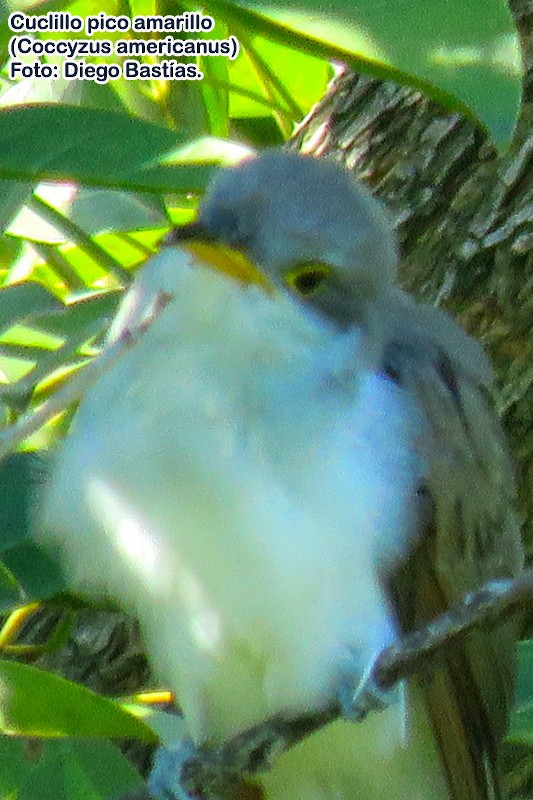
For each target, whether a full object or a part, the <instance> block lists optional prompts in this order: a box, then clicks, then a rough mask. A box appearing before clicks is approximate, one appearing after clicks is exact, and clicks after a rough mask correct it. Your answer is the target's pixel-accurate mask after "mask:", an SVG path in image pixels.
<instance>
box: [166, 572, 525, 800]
mask: <svg viewBox="0 0 533 800" xmlns="http://www.w3.org/2000/svg"><path fill="white" fill-rule="evenodd" d="M532 597H533V570H527V571H524V572H522V573H521V574H520V575H519V576H518V577H517V578H515V579H509V580H495V581H490V582H489V583H487V584H485V585H484V586H483V587H482V588H480V589H478V590H477V591H475V592H472V593H470V594H468V595H466V596H465V597H464V599H463V600H462V601H461V602H460V603H457V604H456V605H454V606H453V607H452V608H450V609H449V610H448V611H447V612H446V613H445V614H442V615H441V616H439V617H437V618H436V619H435V620H433V621H432V622H431V623H430V624H429V625H427V626H426V627H425V628H423V629H421V630H419V631H415V632H414V633H412V634H409V635H407V636H405V637H404V638H403V639H401V640H400V641H399V642H397V643H395V644H393V645H390V646H389V647H386V648H385V649H384V650H382V652H381V653H380V655H379V656H378V658H377V659H376V662H375V665H374V668H373V670H372V674H371V675H370V678H369V681H370V682H371V683H372V684H373V686H374V687H375V688H377V689H378V690H384V691H386V690H388V689H391V688H392V687H393V686H395V685H396V684H397V683H398V682H399V681H401V680H403V679H405V678H408V677H411V676H413V675H415V674H416V673H417V672H419V670H420V668H421V666H422V665H423V666H424V668H427V664H428V662H431V661H432V660H436V656H438V655H439V654H440V653H441V651H442V650H443V648H445V647H447V646H449V645H450V644H452V643H454V644H456V643H457V641H458V640H459V639H461V638H464V637H465V636H466V635H467V634H468V632H469V631H471V630H472V629H474V628H479V627H484V626H487V625H494V624H496V623H498V622H501V621H502V618H503V617H505V616H508V615H509V614H511V613H513V612H516V611H517V609H518V607H519V606H521V605H525V604H526V603H530V601H531V598H532ZM363 694H364V693H363ZM359 711H360V714H358V712H359ZM354 712H355V716H359V717H360V719H363V718H364V717H365V716H366V714H367V712H368V706H367V705H366V704H365V703H364V697H363V698H362V701H361V707H360V708H358V707H357V700H356V701H355V702H354ZM340 716H341V708H340V706H339V704H338V703H337V702H332V703H331V704H329V705H328V706H326V707H324V708H322V709H319V710H317V711H316V712H313V713H311V714H306V715H304V716H300V717H297V718H293V719H290V718H285V717H283V716H281V715H278V716H275V717H272V718H271V719H269V720H266V721H265V722H262V723H260V724H258V725H255V726H253V727H252V728H250V729H249V730H246V731H244V732H243V733H240V734H238V735H237V736H235V737H233V738H232V739H230V740H229V741H228V742H226V743H224V744H223V745H222V746H221V747H219V748H216V749H215V748H212V747H207V746H205V747H204V746H202V747H199V748H198V750H197V753H196V755H195V756H194V758H192V759H189V760H187V761H185V762H184V763H183V767H182V770H181V776H180V779H179V780H180V785H181V786H182V787H183V790H184V793H186V794H190V795H193V796H195V797H197V796H201V797H206V796H207V797H210V798H213V797H221V798H228V797H230V796H231V795H233V794H234V792H235V789H236V787H237V786H238V784H240V783H242V781H243V780H245V779H246V778H247V777H249V776H253V775H254V774H257V773H258V772H262V771H265V770H268V769H269V767H270V766H271V765H272V763H273V762H274V761H275V759H276V758H277V756H279V755H280V754H281V753H282V752H284V751H285V750H288V749H289V748H290V747H292V746H293V745H295V744H297V743H298V742H300V741H301V740H302V739H304V738H305V737H306V736H308V735H309V734H311V733H313V732H314V731H316V730H318V729H319V728H321V727H323V726H324V725H327V724H328V723H330V722H332V721H334V720H335V719H337V718H339V717H340Z"/></svg>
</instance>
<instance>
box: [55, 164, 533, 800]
mask: <svg viewBox="0 0 533 800" xmlns="http://www.w3.org/2000/svg"><path fill="white" fill-rule="evenodd" d="M198 237H199V238H201V239H203V240H204V241H208V242H219V243H222V244H225V245H229V246H231V247H232V248H235V249H236V250H238V251H239V252H241V253H244V254H245V255H246V256H247V257H248V258H250V259H251V260H252V261H253V262H254V264H255V265H256V266H257V267H258V268H259V269H260V270H261V271H262V272H263V273H264V275H265V276H266V277H267V279H268V281H269V282H270V283H271V285H272V287H273V291H272V292H271V293H270V294H269V293H265V292H264V291H263V290H262V289H261V288H258V287H257V286H246V285H240V284H238V283H236V282H235V281H233V280H231V279H229V278H228V277H227V276H224V275H220V274H218V273H217V272H215V271H213V270H211V269H205V268H203V267H202V266H201V265H198V264H197V263H196V262H197V261H198V259H197V257H195V256H194V254H191V252H190V251H189V250H188V249H187V242H186V239H187V238H189V239H190V238H198ZM173 239H174V242H175V244H176V245H177V247H172V246H167V247H166V248H164V249H163V251H162V252H161V253H160V254H159V255H157V256H155V257H154V258H153V259H151V260H150V262H149V263H148V264H147V265H146V266H145V267H144V268H143V270H142V272H141V273H140V275H139V277H138V278H137V280H136V282H135V285H134V287H133V288H132V290H131V291H130V293H129V295H128V296H127V297H126V299H125V301H124V304H123V307H122V309H121V311H120V313H119V316H118V318H117V320H116V321H115V323H114V325H113V329H112V332H111V340H112V339H113V338H114V337H116V336H120V335H121V332H123V331H124V330H127V329H128V328H129V327H135V326H136V325H137V324H138V323H139V322H140V321H141V320H142V319H143V318H144V317H145V316H146V315H147V314H149V309H150V307H151V305H152V304H153V303H154V301H155V300H156V298H157V296H158V295H159V294H161V293H164V295H165V297H166V298H167V299H169V298H170V302H168V304H167V306H166V308H165V310H164V311H163V313H161V315H160V316H159V317H158V318H157V319H156V321H155V322H154V323H153V325H152V326H151V327H150V328H149V329H148V330H147V332H146V333H145V334H144V335H143V337H142V338H141V339H140V341H139V342H138V344H136V346H135V347H133V348H132V349H131V350H130V351H129V352H128V353H126V355H125V356H124V357H123V358H122V359H121V361H120V362H119V363H117V364H116V365H114V366H113V367H112V368H111V369H110V371H109V372H108V373H107V374H105V375H103V376H102V377H101V378H100V380H99V381H98V383H97V384H96V385H95V386H94V387H93V388H92V389H91V390H90V391H89V392H88V394H87V397H86V398H85V400H84V402H83V403H82V405H81V407H80V409H79V411H78V414H77V416H76V419H75V422H74V425H73V430H72V432H71V434H70V437H69V438H68V440H67V441H66V443H65V444H64V446H63V448H62V451H61V453H60V454H59V457H58V460H57V466H56V471H55V476H54V479H53V481H52V484H51V486H50V488H49V490H48V493H47V496H46V503H45V505H46V519H47V530H48V532H52V535H53V536H55V537H56V538H57V537H59V538H60V540H61V542H62V547H63V548H64V553H65V561H66V565H67V567H68V568H69V570H70V573H71V575H72V576H73V581H74V583H75V585H77V586H78V587H79V588H83V589H89V590H91V591H93V592H96V593H105V594H110V595H112V596H114V597H116V598H118V599H120V600H121V602H122V603H123V604H124V605H125V606H126V607H127V608H129V609H131V610H132V611H134V612H135V613H136V614H138V616H139V618H140V620H141V623H142V626H143V631H144V635H145V637H146V642H147V646H148V651H149V653H150V655H151V657H152V660H153V663H154V666H155V668H156V670H157V671H158V673H159V675H160V677H161V680H162V681H163V682H165V683H166V684H167V685H169V686H170V687H171V688H172V689H174V690H175V691H176V694H177V696H178V698H179V702H180V704H181V706H182V708H183V710H184V712H185V715H186V717H187V720H188V722H189V724H190V727H191V731H192V733H193V736H194V737H195V739H196V740H197V741H203V740H205V739H214V740H216V739H218V740H220V739H223V738H225V737H227V736H229V735H231V734H232V733H235V732H236V731H238V730H242V729H244V728H246V727H247V726H249V725H250V724H253V723H255V722H258V721H260V720H261V719H263V718H265V717H266V716H269V715H272V714H274V713H279V712H284V711H285V712H291V713H294V712H296V713H297V712H300V711H305V710H308V709H310V708H313V707H314V706H316V705H318V704H319V703H321V702H323V701H324V700H326V699H327V698H328V697H331V695H332V694H333V693H334V692H335V691H336V687H337V684H338V681H339V680H340V679H341V678H342V675H343V673H344V671H345V670H347V669H350V670H351V671H355V673H356V674H358V673H361V674H362V672H363V670H364V667H365V666H366V664H367V663H368V661H369V659H370V658H371V657H372V656H373V655H374V654H375V653H376V651H378V650H379V649H381V648H382V647H383V646H384V645H385V644H387V643H388V642H390V641H391V640H392V639H393V638H394V637H395V636H396V635H397V633H398V632H399V631H400V630H410V629H413V628H414V627H416V626H417V625H420V624H423V623H424V622H425V621H427V620H428V619H430V618H431V617H432V616H433V615H435V614H437V613H439V612H440V611H442V610H444V609H445V608H446V607H447V606H448V604H449V603H450V602H452V601H453V600H454V599H456V598H458V597H460V596H461V595H462V594H463V593H464V592H465V591H467V590H468V589H470V588H473V587H475V586H477V585H479V583H480V582H482V581H484V580H485V579H487V578H488V577H491V576H496V575H509V574H512V573H513V572H515V571H516V570H517V569H518V568H519V566H520V558H521V551H520V545H519V540H518V534H517V528H516V524H515V521H514V517H513V514H512V511H511V502H512V495H513V487H512V478H511V476H510V470H509V465H508V460H507V454H506V450H505V446H504V444H503V442H502V438H501V434H500V431H499V427H498V425H497V422H496V421H495V417H494V414H493V411H492V407H491V403H490V386H491V381H492V377H491V372H490V368H489V367H488V364H487V362H486V359H485V357H484V356H483V354H482V353H481V350H480V349H479V348H478V346H477V345H476V344H475V343H474V342H473V341H472V340H470V339H468V338H467V337H466V336H465V335H464V334H462V333H461V332H460V331H459V329H458V328H457V327H456V326H455V324H454V323H453V322H451V321H450V320H449V319H448V318H447V317H446V316H445V315H444V314H442V313H441V312H438V311H436V310H434V309H429V308H424V307H420V306H418V305H416V304H415V303H414V302H413V301H411V300H410V299H409V298H407V297H405V296H404V295H403V294H402V293H401V292H399V291H398V290H397V289H395V288H394V287H393V284H392V272H393V266H394V262H395V250H396V247H395V242H394V236H393V234H392V230H391V227H390V224H389V223H388V220H387V219H386V217H385V215H384V213H383V212H382V210H381V209H380V207H379V206H378V205H377V204H376V203H375V202H374V201H373V200H372V198H371V197H370V196H369V195H367V193H366V192H364V191H363V190H362V189H361V188H360V187H358V186H357V185H356V184H354V183H353V182H352V181H351V179H350V178H349V177H348V176H347V174H346V173H345V172H343V171H342V170H341V169H340V168H339V167H337V166H336V165H334V164H327V163H323V162H317V161H314V160H312V159H307V158H302V157H299V156H295V155H289V154H285V153H280V152H277V151H272V152H269V153H266V154H264V155H263V156H261V157H259V158H258V159H255V160H252V161H249V162H247V163H245V164H244V165H241V166H239V167H237V168H235V169H233V170H229V171H227V172H225V173H222V174H221V176H220V177H219V178H218V180H217V181H216V182H215V184H214V186H213V187H212V189H211V191H210V193H209V194H208V196H207V198H206V200H205V201H204V203H203V205H202V207H201V210H200V214H199V220H198V223H196V225H195V226H193V228H191V229H190V230H189V232H188V233H185V234H184V233H183V231H181V232H180V231H178V232H177V233H176V234H175V236H174V237H173ZM169 244H170V245H171V244H172V237H171V241H170V243H169ZM315 265H318V267H319V270H320V275H319V278H320V281H319V282H320V285H317V286H316V287H314V288H313V291H311V292H309V293H307V292H308V289H309V286H310V285H311V284H310V283H309V281H307V282H304V283H302V284H301V286H302V287H303V288H305V292H301V291H299V289H298V285H296V284H295V283H294V282H292V281H293V276H294V270H295V269H296V270H297V274H298V275H299V274H300V273H301V271H302V270H303V272H304V276H305V277H306V279H307V278H308V277H309V276H310V278H311V279H312V280H313V281H314V280H315V277H316V270H315ZM323 268H324V269H323ZM326 268H327V269H326ZM313 270H315V271H314V272H313ZM310 271H311V272H310ZM317 281H318V279H317ZM507 635H508V640H507V641H503V640H504V639H505V637H506V636H507ZM471 642H472V643H473V646H470V645H468V646H465V647H457V648H456V649H455V651H454V653H451V654H450V656H449V658H448V661H447V662H446V663H444V664H443V666H442V669H440V670H439V671H438V673H437V674H436V675H435V676H434V677H433V678H432V679H430V680H429V682H428V681H426V682H423V683H422V684H419V683H418V682H417V681H413V682H412V685H411V686H409V687H405V688H404V691H403V699H402V700H401V701H398V702H396V703H393V704H392V705H391V707H390V708H388V709H387V710H386V711H384V712H383V713H381V714H379V715H375V716H374V717H371V718H369V719H368V720H366V721H365V722H364V723H363V724H362V725H359V726H356V725H352V724H350V723H347V722H342V721H340V722H338V723H335V724H334V725H331V726H329V727H328V728H327V729H326V730H323V731H320V732H318V733H316V734H315V735H313V736H311V737H310V738H309V739H308V740H306V741H305V742H303V743H302V744H300V745H299V746H297V747H296V748H294V750H292V751H291V752H290V753H288V754H286V755H284V756H283V757H282V758H280V760H279V762H278V764H277V765H276V766H275V768H274V769H273V770H272V772H271V773H269V774H268V775H266V776H265V777H264V780H263V786H264V788H265V790H266V792H267V796H268V797H269V798H272V800H285V798H287V800H289V798H295V797H302V798H306V800H311V799H312V798H313V800H314V798H317V800H318V798H320V799H321V800H322V798H324V800H333V798H346V799H347V800H348V798H357V797H361V798H365V800H381V798H387V799H388V800H428V798H432V800H445V799H446V800H488V798H490V797H494V796H495V793H497V778H496V767H495V763H496V752H497V742H498V739H499V737H500V736H501V733H502V730H503V727H504V723H505V717H506V713H507V712H506V707H507V698H508V697H509V691H510V689H509V687H510V685H511V682H512V678H511V675H512V658H511V655H510V653H511V648H512V633H511V632H507V631H503V633H501V635H500V639H499V640H498V641H497V643H496V642H495V640H494V637H493V634H492V633H491V634H477V635H476V639H475V640H474V638H472V639H471ZM488 659H490V660H488Z"/></svg>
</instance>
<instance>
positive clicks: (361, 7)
mask: <svg viewBox="0 0 533 800" xmlns="http://www.w3.org/2000/svg"><path fill="white" fill-rule="evenodd" d="M205 7H206V8H207V9H208V10H209V11H211V12H214V13H218V14H220V15H223V16H225V18H226V20H227V21H228V22H233V23H235V24H237V25H241V26H246V27H247V28H248V29H249V30H250V29H252V30H253V31H254V32H255V33H259V34H261V35H262V36H265V37H267V38H271V39H275V40H277V41H279V42H281V43H284V44H287V45H291V46H293V47H298V48H300V49H303V50H305V51H306V52H309V53H313V54H315V55H318V56H322V57H329V58H336V59H339V60H342V61H345V62H346V63H348V64H351V65H352V66H354V67H355V68H356V69H358V70H360V71H362V72H369V73H370V74H374V75H376V76H377V77H381V78H392V79H393V80H396V81H398V82H400V83H406V84H409V85H412V86H415V87H419V88H421V89H422V90H424V91H426V92H427V93H428V94H429V95H431V96H433V97H435V98H436V99H437V100H439V101H441V102H444V103H446V104H447V105H450V106H451V107H455V108H457V109H459V110H461V111H464V112H467V113H470V114H471V115H473V116H475V117H477V118H478V120H479V121H480V122H481V123H482V124H483V125H485V126H486V127H487V128H488V130H489V132H490V134H491V135H492V137H493V139H494V141H495V143H496V144H497V145H498V146H500V147H502V146H505V145H507V144H508V142H509V140H510V138H511V136H512V134H513V131H514V128H515V125H516V120H517V116H518V112H519V108H520V100H521V75H522V69H521V60H520V49H519V42H518V36H517V32H516V29H515V27H514V24H513V20H512V16H511V12H510V10H509V8H508V6H507V4H506V3H505V2H504V0H455V1H454V2H453V3H450V2H449V0H431V2H428V0H409V2H393V1H391V2H388V3H376V2H375V0H331V2H329V3H328V4H327V7H325V6H324V3H323V1H322V0H292V2H289V3H283V4H280V3H277V2H276V3H269V2H250V1H249V0H239V2H238V4H237V5H236V4H234V3H229V2H227V0H208V2H206V3H205Z"/></svg>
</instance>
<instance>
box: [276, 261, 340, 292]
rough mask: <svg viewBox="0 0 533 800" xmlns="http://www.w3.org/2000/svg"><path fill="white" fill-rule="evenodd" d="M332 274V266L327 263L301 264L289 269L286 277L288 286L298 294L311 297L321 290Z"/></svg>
mask: <svg viewBox="0 0 533 800" xmlns="http://www.w3.org/2000/svg"><path fill="white" fill-rule="evenodd" d="M330 275H331V268H330V267H328V266H327V264H300V265H299V266H298V267H295V268H294V269H291V270H289V272H287V274H286V276H285V278H286V281H287V284H288V286H290V287H291V289H294V291H295V292H297V294H299V295H301V296H302V297H311V296H312V295H314V294H316V293H317V292H318V291H319V289H320V288H321V287H322V285H323V284H324V283H325V281H326V280H327V278H329V276H330Z"/></svg>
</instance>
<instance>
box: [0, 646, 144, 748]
mask: <svg viewBox="0 0 533 800" xmlns="http://www.w3.org/2000/svg"><path fill="white" fill-rule="evenodd" d="M0 682H1V685H2V696H1V698H0V710H1V715H0V729H1V730H2V732H3V733H4V734H6V735H16V736H36V737H44V738H57V737H63V736H77V737H86V738H88V737H90V738H94V737H96V738H99V737H106V738H107V737H132V738H136V739H141V740H142V741H145V742H155V741H157V737H156V736H155V734H154V733H153V731H152V730H151V729H150V728H149V727H148V726H147V725H145V724H144V723H143V722H142V721H141V720H139V719H137V718H136V717H134V716H132V715H131V714H129V713H128V712H126V711H124V710H123V709H122V708H121V707H120V706H119V705H118V704H117V703H114V702H113V701H112V700H107V699H106V698H105V697H101V696H100V695H98V694H95V693H94V692H91V691H90V690H89V689H86V688H85V687H84V686H79V685H78V684H76V683H72V682H71V681H67V680H65V678H60V677H59V676H58V675H52V673H50V672H44V670H40V669H37V668H36V667H31V666H28V665H27V664H19V663H17V662H14V661H0Z"/></svg>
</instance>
